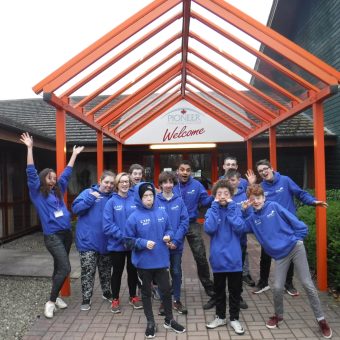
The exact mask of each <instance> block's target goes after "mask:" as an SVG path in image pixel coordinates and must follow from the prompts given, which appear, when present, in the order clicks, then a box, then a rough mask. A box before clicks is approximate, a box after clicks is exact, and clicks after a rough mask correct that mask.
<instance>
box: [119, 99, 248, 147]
mask: <svg viewBox="0 0 340 340" xmlns="http://www.w3.org/2000/svg"><path fill="white" fill-rule="evenodd" d="M242 141H244V139H243V137H242V136H240V135H239V134H237V133H235V132H234V131H233V130H231V129H229V128H228V127H226V126H224V125H223V124H221V123H220V122H218V121H217V120H216V119H214V118H212V117H210V116H209V115H208V114H206V113H204V112H203V111H201V110H200V109H198V108H197V107H195V106H194V105H192V104H190V103H188V102H187V101H186V100H182V101H180V102H179V103H177V104H176V105H174V106H173V107H172V108H171V109H169V110H167V111H166V112H164V113H163V114H162V115H161V116H159V117H157V118H156V119H155V120H153V121H152V122H151V123H150V124H148V125H147V126H146V127H144V128H143V129H141V130H139V131H138V132H137V133H136V134H134V135H133V136H131V137H130V138H128V139H127V140H126V141H125V144H130V145H131V144H163V143H164V144H175V143H176V144H177V143H209V142H242Z"/></svg>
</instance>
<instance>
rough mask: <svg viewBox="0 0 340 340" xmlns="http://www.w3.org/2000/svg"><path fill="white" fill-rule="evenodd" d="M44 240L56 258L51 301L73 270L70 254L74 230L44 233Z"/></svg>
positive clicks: (54, 298) (53, 300)
mask: <svg viewBox="0 0 340 340" xmlns="http://www.w3.org/2000/svg"><path fill="white" fill-rule="evenodd" d="M44 241H45V246H46V248H47V250H48V251H49V252H50V254H51V255H52V257H53V260H54V270H53V274H52V289H51V295H50V301H52V302H55V301H56V299H57V297H58V295H59V292H60V289H61V287H62V286H63V283H64V281H65V279H66V277H67V275H68V274H69V273H70V272H71V264H70V260H69V258H68V255H69V253H70V249H71V245H72V231H71V230H63V231H59V232H57V233H55V234H52V235H44Z"/></svg>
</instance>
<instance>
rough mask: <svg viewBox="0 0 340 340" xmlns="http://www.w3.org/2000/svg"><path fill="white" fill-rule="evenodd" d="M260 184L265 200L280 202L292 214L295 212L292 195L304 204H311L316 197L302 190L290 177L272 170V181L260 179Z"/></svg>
mask: <svg viewBox="0 0 340 340" xmlns="http://www.w3.org/2000/svg"><path fill="white" fill-rule="evenodd" d="M261 186H262V188H263V191H264V195H265V197H266V200H267V201H273V202H277V203H279V204H281V205H282V206H283V207H285V208H286V209H288V210H289V211H290V212H291V213H292V214H296V206H295V203H294V197H296V198H297V199H298V200H300V201H301V202H302V203H304V204H306V205H313V203H314V201H316V198H315V197H313V196H312V195H310V194H309V193H308V192H306V191H304V190H302V189H301V188H300V187H299V186H298V185H297V184H296V183H295V182H294V181H293V180H292V179H291V178H289V177H288V176H283V175H280V173H279V172H274V177H273V181H272V182H270V181H262V182H261Z"/></svg>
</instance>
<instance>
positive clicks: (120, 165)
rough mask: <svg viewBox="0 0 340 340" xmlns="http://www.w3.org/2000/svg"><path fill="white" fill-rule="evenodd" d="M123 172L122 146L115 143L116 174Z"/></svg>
mask: <svg viewBox="0 0 340 340" xmlns="http://www.w3.org/2000/svg"><path fill="white" fill-rule="evenodd" d="M122 171H123V144H122V143H119V142H117V173H120V172H122Z"/></svg>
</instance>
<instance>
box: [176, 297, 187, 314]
mask: <svg viewBox="0 0 340 340" xmlns="http://www.w3.org/2000/svg"><path fill="white" fill-rule="evenodd" d="M173 308H174V310H175V311H177V313H179V314H188V310H187V309H186V308H185V306H183V304H182V302H181V301H180V300H177V301H174V305H173Z"/></svg>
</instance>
